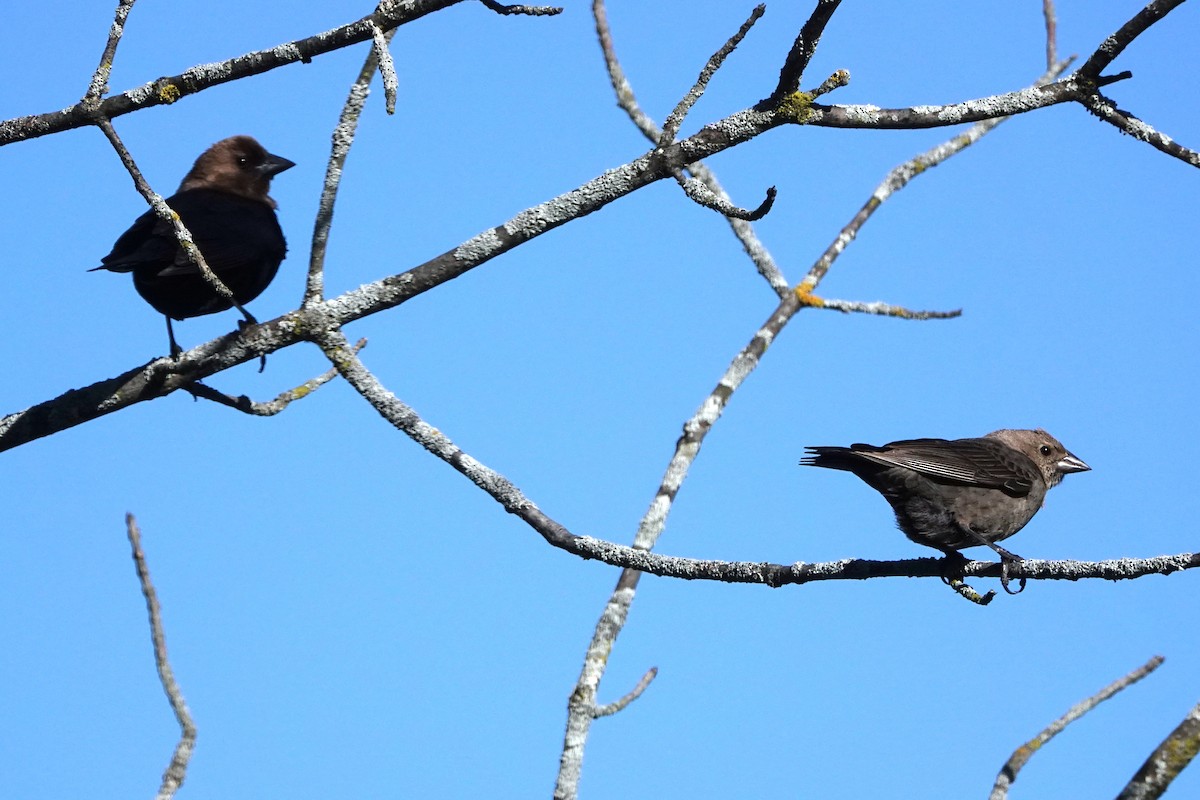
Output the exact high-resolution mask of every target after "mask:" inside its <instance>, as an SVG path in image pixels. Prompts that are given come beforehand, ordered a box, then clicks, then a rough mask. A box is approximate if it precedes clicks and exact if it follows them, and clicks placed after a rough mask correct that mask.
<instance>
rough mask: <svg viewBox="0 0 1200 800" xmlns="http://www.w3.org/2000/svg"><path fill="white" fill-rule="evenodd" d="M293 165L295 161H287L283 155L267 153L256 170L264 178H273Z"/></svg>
mask: <svg viewBox="0 0 1200 800" xmlns="http://www.w3.org/2000/svg"><path fill="white" fill-rule="evenodd" d="M294 166H296V162H295V161H289V160H288V159H286V158H284V157H283V156H277V155H274V154H272V153H267V158H266V160H264V161H263V163H262V164H260V165H259V167H258V171H259V174H261V175H262V176H263V177H264V178H273V177H275V176H276V175H278V174H279V173H281V172H283V171H284V170H285V169H291V168H292V167H294Z"/></svg>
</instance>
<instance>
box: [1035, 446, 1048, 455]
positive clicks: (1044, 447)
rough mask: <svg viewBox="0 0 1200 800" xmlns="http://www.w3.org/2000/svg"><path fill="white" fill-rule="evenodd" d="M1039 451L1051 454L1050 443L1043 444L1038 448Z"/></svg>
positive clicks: (1043, 453)
mask: <svg viewBox="0 0 1200 800" xmlns="http://www.w3.org/2000/svg"><path fill="white" fill-rule="evenodd" d="M1038 452H1039V453H1041V454H1042V455H1044V456H1048V455H1050V445H1048V444H1044V445H1042V446H1041V447H1039V448H1038Z"/></svg>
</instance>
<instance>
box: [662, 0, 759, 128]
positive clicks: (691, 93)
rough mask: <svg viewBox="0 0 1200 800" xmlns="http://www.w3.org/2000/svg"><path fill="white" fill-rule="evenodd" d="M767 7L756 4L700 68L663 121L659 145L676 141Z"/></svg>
mask: <svg viewBox="0 0 1200 800" xmlns="http://www.w3.org/2000/svg"><path fill="white" fill-rule="evenodd" d="M766 9H767V7H766V6H765V5H763V4H761V3H760V4H759V5H757V6H755V7H754V10H753V11H751V12H750V16H749V18H747V20H746V21H745V22H743V23H742V27H740V28H738V31H737V33H735V34H734V35H733V36H731V37H730V38H729V40H728V41H727V42H725V44H723V45H722V46H721V49H719V50H717V52H715V53H713V54H712V56H711V57H710V58H709V59H708V63H707V64H705V65H704V69H702V70H700V77H698V78H696V82H695V83H694V84H692V88H691V89H689V90H688V93H687V94H685V95H684V96H683V98H682V99H681V100H680V101H679V103H678V104H677V105H676V106H675V110H673V111H672V112H671V113H670V114H669V115H668V116H667V121H666V122H665V123H663V129H662V134H661V135H660V136H659V137H658V146H659V147H660V148H663V147H666V146H667V145H669V144H671V143H672V142H674V141H675V135H676V134H677V133H679V128H680V127H681V126H682V125H683V120H684V119H685V118H686V117H687V114H688V112H689V111H691V110H692V106H694V105H695V104H696V103H697V101H699V100H700V98H701V97H703V96H704V90H705V89H706V88H708V82H709V81H710V80H712V76H713V75H715V74H716V73H717V70H719V69H720V68H721V65H722V64H723V63H725V59H726V58H728V57H729V54H730V53H732V52H733V51H734V50H735V49H736V48H737V46H738V45H739V44H741V42H742V39H745V38H746V34H748V33H749V32H750V29H751V28H753V27H754V23H756V22H758V21H759V19H761V18H762V15H763V13H764V12H765V11H766Z"/></svg>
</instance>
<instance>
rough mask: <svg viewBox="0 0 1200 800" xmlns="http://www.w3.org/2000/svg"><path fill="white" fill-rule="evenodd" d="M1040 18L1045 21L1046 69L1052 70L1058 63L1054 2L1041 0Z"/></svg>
mask: <svg viewBox="0 0 1200 800" xmlns="http://www.w3.org/2000/svg"><path fill="white" fill-rule="evenodd" d="M1042 17H1043V19H1045V21H1046V69H1048V70H1050V69H1054V65H1055V64H1057V63H1058V17H1057V15H1056V14H1055V12H1054V0H1042Z"/></svg>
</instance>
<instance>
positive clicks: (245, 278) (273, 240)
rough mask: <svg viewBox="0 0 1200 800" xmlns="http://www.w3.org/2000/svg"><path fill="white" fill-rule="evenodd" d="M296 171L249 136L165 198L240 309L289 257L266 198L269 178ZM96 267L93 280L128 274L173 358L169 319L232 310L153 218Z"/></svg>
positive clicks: (220, 145) (222, 145) (221, 147)
mask: <svg viewBox="0 0 1200 800" xmlns="http://www.w3.org/2000/svg"><path fill="white" fill-rule="evenodd" d="M294 166H295V164H294V163H293V162H291V161H289V160H288V159H286V158H281V157H280V156H276V155H272V154H271V153H268V152H267V151H266V149H265V148H264V147H263V146H262V145H261V144H259V143H258V142H256V141H255V140H254V139H252V138H251V137H249V136H231V137H229V138H228V139H222V140H221V141H219V142H217V143H216V144H214V145H213V146H212V147H210V148H208V149H207V150H205V151H204V152H203V153H202V154H201V155H200V157H199V158H197V159H196V163H195V164H194V165H192V169H191V171H190V172H188V174H187V175H186V176H184V178H183V183H181V184H179V190H178V191H177V192H176V193H175V194H173V195H171V196H170V197H168V198H167V205H168V206H170V207H171V208H172V209H174V211H175V212H176V213H177V214H179V218H180V219H181V220H182V221H183V224H184V225H185V226H186V227H187V229H188V230H189V231H190V232H191V234H192V240H193V241H194V242H195V243H196V246H197V247H198V248H199V249H200V253H201V254H202V255H203V256H204V260H205V263H207V264H208V266H209V268H210V269H211V270H212V271H213V272H214V273H215V274H216V276H217V277H218V278H220V279H221V282H222V283H224V284H225V285H226V286H227V287H228V288H229V290H230V291H231V292H232V293H233V297H234V299H235V300H236V301H237V303H238V305H239V306H241V305H244V304H246V303H248V302H250V301H251V300H253V299H254V298H256V297H258V296H259V295H260V294H262V291H263V289H266V288H267V285H268V284H269V283H270V282H271V281H272V280H273V279H274V278H275V273H276V272H277V271H278V270H279V264H280V263H281V262H282V261H283V257H284V256H285V255H286V254H287V243H286V242H285V241H284V238H283V231H282V230H281V229H280V227H279V220H278V219H277V218H276V216H275V208H276V204H275V201H274V200H272V199H271V197H270V195H269V194H268V191H269V190H270V188H271V178H273V177H275V176H276V175H278V174H279V173H281V172H283V171H284V170H286V169H291V168H292V167H294ZM100 262H101V266H99V267H96V268H95V269H93V270H91V271H92V272H95V271H96V270H101V269H106V270H109V271H110V272H132V273H133V286H134V288H135V289H137V291H138V294H140V295H141V296H142V298H143V299H144V300H145V301H146V302H147V303H149V304H150V305H152V306H154V308H155V309H156V310H157V311H158V312H159V313H160V314H163V315H164V316H166V318H167V336H168V337H169V338H170V340H171V354H172V355H175V354H176V353H178V352H180V347H179V345H178V344H176V342H175V331H174V330H172V328H171V320H172V319H178V320H182V319H187V318H188V317H199V316H202V315H204V314H215V313H216V312H218V311H225V310H226V309H228V308H231V307H232V304H231V303H230V302H229V301H228V300H226V299H225V298H223V297H221V296H220V295H219V294H217V292H216V290H215V289H213V288H212V286H210V285H209V283H208V281H206V280H204V276H203V275H202V274H201V273H200V269H199V268H198V267H197V266H196V265H195V264H193V263H191V261H189V260H188V257H187V254H186V253H185V252H184V251H183V248H181V247H180V246H179V242H178V240H177V239H176V238H175V229H174V228H173V227H172V226H171V224H170V223H167V222H164V221H163V220H161V219H159V218H158V216H157V215H155V213H154V211H153V210H151V211H147V212H146V213H145V214H142V215H141V216H140V217H138V218H137V220H136V221H135V222H134V223H133V225H132V226H130V228H129V230H127V231H125V233H123V234H121V238H119V239H117V243H116V244H114V245H113V248H112V252H111V253H109V254H108V255H106V256H105V257H104V258H102V259H100ZM242 311H243V312H245V309H242ZM245 313H246V316H247V318H248V320H249V321H251V322H253V321H254V318H253V317H252V316H250V314H249V313H248V312H245Z"/></svg>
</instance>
